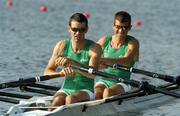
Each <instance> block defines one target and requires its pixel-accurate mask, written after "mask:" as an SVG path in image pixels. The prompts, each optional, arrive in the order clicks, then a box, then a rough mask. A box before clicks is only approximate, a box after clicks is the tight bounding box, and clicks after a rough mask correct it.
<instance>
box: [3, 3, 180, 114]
mask: <svg viewBox="0 0 180 116" xmlns="http://www.w3.org/2000/svg"><path fill="white" fill-rule="evenodd" d="M6 1H7V0H0V79H1V82H7V81H10V80H15V79H18V78H19V77H23V78H26V77H28V76H35V75H42V74H43V70H44V67H45V66H46V64H47V61H48V59H49V57H50V55H51V53H52V50H53V47H54V45H55V43H56V42H57V41H58V40H59V39H60V38H65V37H69V34H68V33H67V28H66V24H67V22H68V19H69V16H71V15H72V14H73V13H75V12H84V11H88V12H89V13H90V18H89V32H88V34H87V38H89V39H92V40H94V41H97V39H98V38H100V37H102V36H103V35H105V34H110V33H112V31H111V22H112V18H113V15H114V13H115V12H116V11H118V10H126V11H128V12H129V13H130V14H131V15H132V22H134V21H136V20H141V21H142V25H141V27H139V28H137V27H135V26H133V28H132V30H131V32H130V34H131V35H133V36H135V37H137V38H138V39H139V41H140V46H141V47H140V62H139V63H138V65H137V67H138V68H140V69H145V70H149V71H154V72H159V73H162V74H168V75H172V76H176V75H179V74H180V67H179V65H180V60H179V57H180V53H179V50H180V47H179V46H180V42H179V38H180V33H179V27H180V23H179V21H180V12H179V10H180V7H179V5H180V1H179V0H171V1H169V0H146V1H145V0H13V7H11V8H7V7H6ZM42 4H45V5H46V6H47V8H48V12H46V13H42V12H40V10H39V9H40V6H41V5H42ZM133 78H135V79H145V77H144V76H142V75H135V76H134V77H133ZM149 81H150V82H152V83H160V82H161V81H159V80H156V81H154V80H152V79H150V80H149ZM47 83H48V82H47ZM53 83H54V84H55V85H57V84H59V83H60V82H57V80H56V81H55V82H53ZM12 91H14V89H12ZM0 103H1V104H0V114H1V115H3V113H4V112H6V111H7V110H8V108H9V106H10V105H12V104H7V103H3V102H0ZM173 104H175V105H173ZM4 106H6V107H4ZM179 106H180V103H179V101H178V100H177V101H176V100H175V101H173V102H172V103H171V104H169V105H166V104H165V105H162V107H160V108H158V110H157V108H156V109H153V108H151V109H149V110H146V111H143V114H142V115H157V116H158V115H163V116H169V115H176V114H177V111H178V110H179V109H180V107H179ZM169 109H172V110H173V112H172V113H171V111H172V110H169ZM174 112H176V113H175V114H174ZM130 114H131V113H129V115H130ZM137 115H138V114H137Z"/></svg>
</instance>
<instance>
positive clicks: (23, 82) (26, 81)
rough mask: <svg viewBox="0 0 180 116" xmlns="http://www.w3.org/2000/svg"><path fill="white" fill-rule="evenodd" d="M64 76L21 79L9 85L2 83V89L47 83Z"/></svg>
mask: <svg viewBox="0 0 180 116" xmlns="http://www.w3.org/2000/svg"><path fill="white" fill-rule="evenodd" d="M61 76H64V74H54V75H44V76H37V77H31V78H26V79H25V78H20V79H19V80H18V81H12V82H7V83H1V84H0V89H4V88H8V87H18V86H22V85H26V84H30V83H35V82H40V81H45V80H49V79H53V78H57V77H61Z"/></svg>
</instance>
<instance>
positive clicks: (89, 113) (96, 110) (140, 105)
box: [7, 90, 180, 116]
mask: <svg viewBox="0 0 180 116" xmlns="http://www.w3.org/2000/svg"><path fill="white" fill-rule="evenodd" d="M176 92H177V93H180V90H176ZM112 98H113V97H112ZM112 98H108V99H112ZM37 99H39V98H36V99H34V98H33V99H31V100H29V101H26V102H24V103H21V104H17V105H15V106H13V107H11V108H10V110H9V111H8V112H7V114H8V116H11V115H13V116H44V115H45V116H72V115H76V116H109V115H111V116H112V115H117V114H118V115H125V114H126V113H128V112H129V113H132V112H135V113H136V114H137V113H140V111H143V110H146V109H148V108H150V107H152V106H156V107H158V106H161V105H162V104H166V103H169V102H170V101H171V100H173V99H176V98H173V97H170V96H167V95H163V94H152V95H148V96H142V97H134V98H128V99H125V100H123V101H114V102H109V103H105V101H106V100H107V99H102V100H96V101H88V102H81V103H75V104H70V105H64V106H60V107H57V108H56V109H55V110H53V111H52V112H48V111H46V110H40V109H38V110H30V111H26V112H24V111H25V110H24V109H25V108H28V107H29V109H30V104H34V103H37ZM42 99H43V100H44V101H46V102H49V100H52V96H51V97H50V96H49V97H44V98H41V100H42ZM45 104H47V103H45ZM31 109H32V108H31ZM26 110H27V109H26ZM15 112H16V113H15Z"/></svg>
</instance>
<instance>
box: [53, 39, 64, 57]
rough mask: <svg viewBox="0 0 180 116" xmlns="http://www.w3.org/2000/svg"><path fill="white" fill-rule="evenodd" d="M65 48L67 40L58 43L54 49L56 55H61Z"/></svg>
mask: <svg viewBox="0 0 180 116" xmlns="http://www.w3.org/2000/svg"><path fill="white" fill-rule="evenodd" d="M64 46H65V40H60V41H58V42H57V43H56V45H55V47H54V53H55V54H56V55H60V54H61V52H62V51H63V49H64Z"/></svg>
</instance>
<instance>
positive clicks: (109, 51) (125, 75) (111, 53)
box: [97, 36, 134, 86]
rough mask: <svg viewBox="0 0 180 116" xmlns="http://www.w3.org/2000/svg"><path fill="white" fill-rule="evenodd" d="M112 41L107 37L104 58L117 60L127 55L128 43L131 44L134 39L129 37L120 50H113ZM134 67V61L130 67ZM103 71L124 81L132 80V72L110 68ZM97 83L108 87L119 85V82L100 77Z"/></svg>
mask: <svg viewBox="0 0 180 116" xmlns="http://www.w3.org/2000/svg"><path fill="white" fill-rule="evenodd" d="M111 39H112V36H107V37H106V40H105V43H104V45H103V46H102V49H103V55H104V57H111V58H117V57H121V56H124V55H125V53H126V52H127V50H128V42H129V40H131V39H134V37H132V36H127V38H126V40H125V42H124V43H123V45H122V46H121V47H120V48H119V49H115V48H112V46H111ZM133 65H134V61H132V62H131V63H130V65H129V66H133ZM103 71H104V72H107V73H110V74H112V75H116V76H118V77H121V78H122V79H128V80H129V79H130V75H131V73H130V72H127V71H123V70H119V69H113V68H111V67H108V68H106V69H104V70H103ZM97 82H103V83H104V84H105V85H107V86H112V85H114V84H116V83H118V81H116V80H112V79H109V78H104V77H100V78H99V79H98V80H97Z"/></svg>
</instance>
